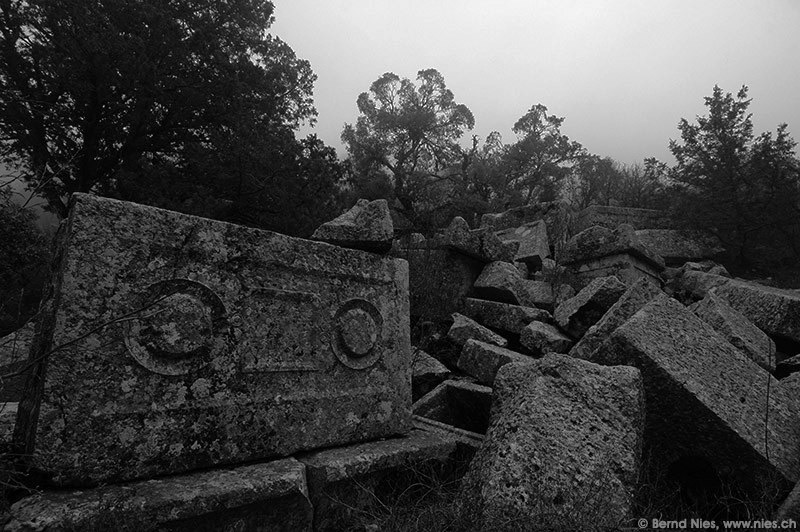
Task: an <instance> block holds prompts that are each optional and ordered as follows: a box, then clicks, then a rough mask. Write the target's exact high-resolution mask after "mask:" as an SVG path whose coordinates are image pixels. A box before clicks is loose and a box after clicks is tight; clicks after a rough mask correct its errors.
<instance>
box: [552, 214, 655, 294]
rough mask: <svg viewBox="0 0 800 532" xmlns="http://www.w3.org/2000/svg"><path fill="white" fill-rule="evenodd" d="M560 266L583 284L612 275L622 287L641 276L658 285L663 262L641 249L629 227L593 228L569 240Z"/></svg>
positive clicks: (647, 249)
mask: <svg viewBox="0 0 800 532" xmlns="http://www.w3.org/2000/svg"><path fill="white" fill-rule="evenodd" d="M561 263H562V264H564V265H565V266H568V267H569V268H570V269H572V270H573V271H574V272H575V274H576V275H577V277H578V278H579V279H580V280H582V283H583V285H585V284H588V282H589V281H590V280H591V279H594V278H595V277H605V276H609V275H613V276H615V277H617V278H618V279H619V280H620V281H622V282H623V283H625V284H630V283H632V282H633V281H635V280H636V279H638V278H640V277H644V278H647V279H649V280H650V281H652V282H653V284H655V285H656V286H660V284H661V280H660V278H659V273H660V272H661V271H662V270H663V269H664V259H662V258H661V257H660V256H658V255H657V254H656V253H655V252H653V251H652V250H651V249H649V248H647V247H646V246H644V245H643V244H642V243H641V242H640V241H639V240H638V238H637V237H636V233H635V231H634V230H633V227H631V226H630V225H626V224H623V225H620V226H619V227H617V228H616V229H614V230H611V229H607V228H605V227H601V226H594V227H590V228H588V229H585V230H584V231H581V232H580V233H578V234H577V235H575V236H574V237H572V238H571V239H570V240H569V242H567V245H566V246H565V248H564V252H563V253H562V256H561Z"/></svg>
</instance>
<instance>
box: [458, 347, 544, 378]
mask: <svg viewBox="0 0 800 532" xmlns="http://www.w3.org/2000/svg"><path fill="white" fill-rule="evenodd" d="M531 360H533V359H532V358H531V357H529V356H527V355H523V354H521V353H517V352H516V351H512V350H510V349H504V348H502V347H497V346H496V345H491V344H487V343H484V342H479V341H477V340H467V343H466V344H464V348H463V349H462V350H461V356H460V357H459V359H458V369H460V370H461V371H463V372H464V373H466V374H467V375H471V376H473V377H475V378H476V379H478V382H480V383H481V384H486V385H488V386H491V385H492V383H494V377H495V375H496V374H497V371H498V370H499V369H500V368H501V367H502V366H504V365H506V364H510V363H512V362H517V363H525V362H529V361H531Z"/></svg>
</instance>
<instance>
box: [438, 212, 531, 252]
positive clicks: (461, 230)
mask: <svg viewBox="0 0 800 532" xmlns="http://www.w3.org/2000/svg"><path fill="white" fill-rule="evenodd" d="M441 245H443V246H445V247H447V248H450V249H453V250H455V251H458V252H459V253H463V254H464V255H467V256H468V257H473V258H475V259H478V260H480V261H482V262H494V261H503V262H513V261H514V255H516V253H517V249H518V248H519V242H512V241H508V242H503V241H502V240H500V239H499V238H498V237H497V236H496V235H495V234H494V233H492V232H491V231H489V230H488V229H486V228H483V229H475V230H470V228H469V224H467V222H466V220H464V219H463V218H461V217H460V216H456V217H455V218H454V219H453V221H452V222H451V223H450V225H449V226H448V227H447V229H446V230H445V232H444V236H443V238H442V239H441Z"/></svg>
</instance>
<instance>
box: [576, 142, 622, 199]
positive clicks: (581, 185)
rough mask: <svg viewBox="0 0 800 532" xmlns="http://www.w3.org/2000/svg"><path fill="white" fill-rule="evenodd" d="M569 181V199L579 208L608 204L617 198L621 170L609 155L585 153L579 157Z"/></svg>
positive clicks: (620, 181)
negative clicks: (601, 155)
mask: <svg viewBox="0 0 800 532" xmlns="http://www.w3.org/2000/svg"><path fill="white" fill-rule="evenodd" d="M573 172H574V176H573V179H572V180H571V182H570V187H569V188H570V194H569V195H570V200H571V202H572V203H573V204H574V205H576V206H578V207H579V208H581V209H584V208H586V207H588V206H589V205H610V204H611V203H612V201H615V200H617V198H618V195H619V188H620V185H621V183H622V172H621V170H620V167H619V165H618V164H617V162H616V161H614V160H613V159H611V158H610V157H600V156H599V155H594V154H587V155H584V156H582V157H579V158H578V159H577V161H576V163H575V167H574V169H573Z"/></svg>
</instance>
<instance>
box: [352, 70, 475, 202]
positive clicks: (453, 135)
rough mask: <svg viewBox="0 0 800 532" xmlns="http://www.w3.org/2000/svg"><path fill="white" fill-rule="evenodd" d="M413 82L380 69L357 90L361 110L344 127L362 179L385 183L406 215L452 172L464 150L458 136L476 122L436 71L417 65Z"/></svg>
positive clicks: (357, 172) (355, 165) (355, 169)
mask: <svg viewBox="0 0 800 532" xmlns="http://www.w3.org/2000/svg"><path fill="white" fill-rule="evenodd" d="M417 81H418V85H415V84H414V82H413V81H411V80H409V79H407V78H403V79H401V78H400V77H399V76H398V75H396V74H394V73H391V72H387V73H385V74H383V75H382V76H381V77H379V78H378V79H377V80H375V81H374V82H373V83H372V85H370V88H369V91H368V92H364V93H361V95H359V97H358V110H359V112H360V115H359V117H358V119H357V121H356V123H355V125H352V124H347V125H345V128H344V131H343V132H342V142H344V143H345V145H346V147H347V150H348V152H349V154H350V162H351V164H352V165H353V167H354V174H355V175H356V176H358V178H359V179H360V180H361V183H360V184H363V183H364V182H370V181H371V182H375V181H378V182H381V181H382V182H384V183H387V182H388V183H389V184H390V186H391V190H389V191H386V192H390V193H391V195H392V196H393V198H396V199H397V200H399V202H400V203H401V204H402V206H403V208H404V210H405V211H406V213H407V214H408V215H410V216H414V215H415V209H416V208H417V205H416V203H417V202H418V201H419V199H420V198H421V197H422V196H423V195H424V194H426V193H427V192H428V190H427V189H429V188H430V187H432V186H436V185H437V184H439V183H441V182H442V181H443V180H446V178H447V176H448V175H450V174H451V173H452V171H450V169H451V168H452V167H453V166H454V165H457V164H458V163H459V160H460V158H461V157H462V153H463V150H462V148H461V146H460V145H459V144H458V139H459V138H460V137H461V136H462V135H463V133H464V131H465V130H469V129H472V127H473V126H474V125H475V119H474V118H473V116H472V112H471V111H470V110H469V109H468V108H467V106H465V105H464V104H460V103H457V102H456V101H455V97H454V95H453V93H452V91H451V90H450V89H448V88H447V86H446V84H445V81H444V77H443V76H442V75H441V74H440V73H439V72H438V71H437V70H435V69H427V70H420V71H419V72H418V73H417Z"/></svg>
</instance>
